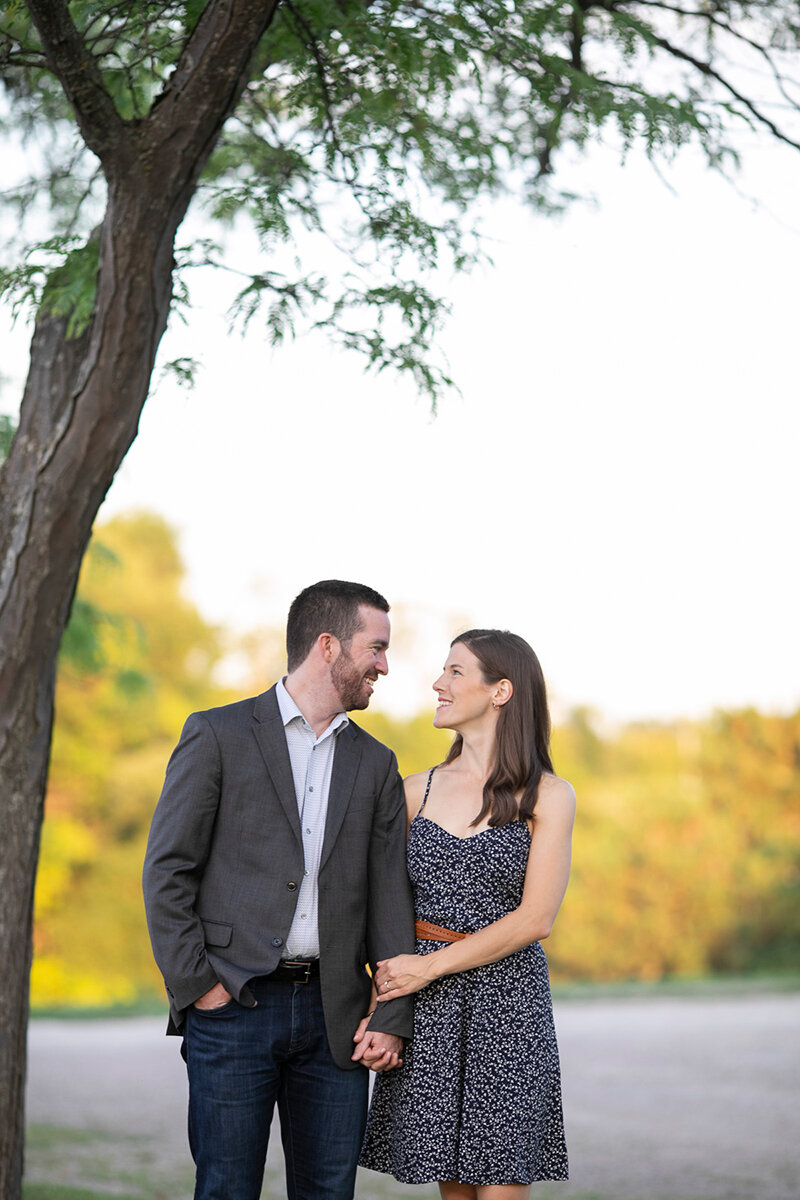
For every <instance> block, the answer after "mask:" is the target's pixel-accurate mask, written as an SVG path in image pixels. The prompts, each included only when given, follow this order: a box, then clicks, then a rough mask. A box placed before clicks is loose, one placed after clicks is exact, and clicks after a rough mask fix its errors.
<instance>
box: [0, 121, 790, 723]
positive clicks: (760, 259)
mask: <svg viewBox="0 0 800 1200" xmlns="http://www.w3.org/2000/svg"><path fill="white" fill-rule="evenodd" d="M664 174H665V175H666V177H667V178H668V179H669V181H670V183H671V185H672V186H673V187H674V189H675V194H673V193H671V192H670V191H669V190H668V189H667V188H666V187H665V186H664V184H663V183H662V182H660V181H659V179H658V178H657V177H656V175H655V174H654V173H653V171H652V169H651V168H650V167H649V166H648V165H647V164H646V163H645V162H643V161H642V160H641V159H639V158H638V157H635V156H632V157H631V159H630V161H629V162H628V164H626V165H625V166H624V167H621V166H620V165H619V163H618V162H617V161H616V160H615V159H614V158H613V156H611V155H609V154H604V153H599V152H597V153H594V154H593V155H592V156H591V157H590V158H588V159H584V160H580V162H579V163H578V165H577V166H576V167H575V168H574V169H573V171H572V174H571V181H572V182H574V183H576V184H577V185H578V186H579V187H581V188H583V190H591V191H593V192H594V193H595V195H596V196H597V199H598V204H597V205H596V206H595V207H591V206H586V205H580V206H576V207H575V208H573V209H572V210H571V211H570V212H569V214H568V215H567V216H566V217H565V218H563V219H561V220H558V221H555V220H549V219H544V218H542V217H537V216H535V215H532V214H530V213H529V212H526V211H525V210H523V209H522V207H521V205H520V204H518V203H517V202H516V201H515V200H513V199H512V198H509V199H507V200H505V201H504V202H503V203H502V204H498V205H496V206H494V207H493V208H492V209H491V210H490V211H489V212H488V213H487V216H486V222H485V224H486V229H487V232H488V233H489V234H490V236H491V239H492V245H491V253H492V257H493V259H494V266H493V267H485V268H482V269H481V270H479V271H476V272H474V273H473V274H471V275H469V276H466V277H462V278H460V279H459V280H457V281H455V282H453V281H450V280H447V279H445V280H443V281H440V286H442V287H444V288H445V289H447V291H448V293H449V295H450V297H451V299H452V303H453V315H452V317H451V319H450V321H449V324H448V326H447V329H446V331H445V334H444V336H443V339H442V344H443V347H444V349H445V351H446V353H447V356H448V358H449V363H450V368H451V372H452V374H453V376H454V377H455V379H456V381H457V383H458V384H459V387H460V389H461V395H457V394H455V393H453V394H451V395H449V396H446V397H445V399H444V400H443V402H442V404H441V406H440V411H439V415H438V416H437V417H436V418H435V419H434V418H432V417H431V415H430V413H429V411H428V406H427V402H426V401H425V400H421V399H419V398H418V397H417V396H415V394H414V392H413V389H412V388H411V387H410V385H408V384H398V383H397V382H396V381H395V380H393V379H392V378H390V377H388V376H382V377H374V376H368V375H365V374H364V372H363V367H362V364H361V362H360V360H359V359H358V358H357V357H356V356H354V355H352V354H351V355H346V354H344V353H342V352H339V351H334V350H331V349H330V347H328V346H327V345H326V344H325V343H324V342H323V341H322V340H320V339H305V340H300V341H297V342H295V343H294V344H292V345H289V346H286V347H284V348H280V349H277V350H272V349H271V348H270V347H269V346H268V345H267V343H266V340H265V338H264V337H263V336H262V331H261V329H260V328H259V326H258V321H257V320H254V321H253V324H252V327H251V330H250V332H249V333H248V335H247V337H246V338H245V339H244V340H243V339H242V338H241V337H240V336H239V334H237V333H234V334H229V333H228V326H229V321H228V319H227V317H226V316H225V312H224V309H225V302H224V298H223V297H224V295H225V289H226V288H227V286H228V285H227V284H226V283H224V282H223V281H220V280H219V279H207V280H200V281H198V284H197V286H196V288H195V296H196V308H195V310H194V312H193V314H192V316H191V317H190V324H189V326H188V328H185V327H182V326H181V325H180V324H179V323H176V324H175V327H174V329H173V330H171V331H170V332H169V333H168V335H167V337H166V338H165V345H164V358H173V357H177V356H178V355H182V354H191V355H196V356H197V357H200V358H201V359H202V360H203V363H204V367H203V369H202V371H201V373H200V375H199V379H198V383H197V386H196V389H195V390H194V392H190V393H186V392H183V391H181V390H180V389H178V388H177V387H176V386H175V385H173V384H172V383H164V384H163V385H162V386H161V387H160V388H159V389H158V391H157V392H156V394H155V395H153V396H152V397H151V399H150V400H149V402H148V405H147V407H146V409H145V414H144V417H143V420H142V423H141V429H140V434H139V438H138V440H137V442H136V443H135V445H134V447H133V449H132V451H131V452H130V454H129V456H128V458H127V460H126V462H125V463H124V464H123V467H122V469H121V471H120V473H119V475H118V477H117V480H116V482H115V483H114V485H113V487H112V489H111V492H110V493H109V496H108V498H107V501H106V503H105V505H104V506H103V509H102V510H101V514H100V518H101V519H103V518H107V517H110V516H111V515H113V514H116V513H119V512H124V511H127V510H130V509H133V508H148V509H152V510H155V511H157V512H159V513H162V514H163V515H164V516H165V517H166V518H167V519H168V521H169V522H170V523H171V524H172V525H174V527H175V528H176V529H177V531H178V533H179V538H180V546H181V550H182V553H183V556H184V559H185V561H186V565H187V569H188V590H189V592H190V594H191V596H192V598H193V599H194V600H195V601H196V603H197V604H198V606H199V607H200V609H201V610H202V612H203V613H204V615H206V616H207V617H208V618H209V619H211V620H213V621H215V622H219V623H222V624H225V625H227V626H229V627H231V628H233V629H247V628H252V627H255V626H260V625H278V626H282V624H283V620H284V615H285V612H286V609H287V607H288V605H289V603H290V602H291V599H292V597H293V596H294V595H295V594H296V593H297V592H298V591H299V590H300V589H301V588H302V587H304V586H305V585H306V584H307V583H310V582H313V581H314V580H317V579H322V578H327V577H332V576H336V577H339V578H346V579H347V578H349V579H357V580H361V581H363V582H366V583H369V584H371V585H372V586H374V587H376V588H378V589H379V590H380V591H382V592H384V594H385V595H386V596H387V597H388V599H389V600H390V601H391V603H392V605H393V608H394V628H395V635H396V637H395V648H394V656H393V657H392V654H391V652H390V666H391V668H392V670H391V671H390V674H389V676H388V678H387V679H386V680H385V681H382V682H381V683H380V684H379V687H378V690H377V694H376V698H375V700H374V701H373V706H374V707H376V708H385V709H387V710H391V711H394V712H410V711H415V710H417V709H418V708H420V707H423V706H425V705H427V704H428V703H429V697H430V696H431V695H432V693H430V692H429V685H430V682H431V681H432V680H433V679H434V678H435V677H436V675H437V674H438V672H439V669H440V667H441V663H442V662H443V660H444V658H445V656H446V652H447V644H448V641H449V639H450V638H451V637H452V636H453V635H454V634H455V633H456V632H457V631H458V630H459V629H463V628H466V627H467V626H468V625H471V624H472V625H488V626H498V627H504V628H510V629H512V630H514V631H516V632H518V633H520V634H522V635H523V636H524V637H526V638H527V639H528V640H529V641H530V643H531V644H532V645H533V647H534V649H535V650H536V651H537V653H538V654H539V657H540V659H541V661H542V664H543V667H544V669H545V674H546V676H547V678H548V681H549V685H550V690H551V693H552V695H553V698H554V700H555V702H556V709H557V711H560V710H563V707H564V706H568V705H574V704H588V705H590V706H592V707H594V708H596V709H597V710H599V712H601V713H603V714H605V715H606V716H607V717H608V718H610V719H612V720H618V719H628V718H645V717H670V716H674V715H680V714H685V715H700V714H705V713H708V712H710V711H711V709H712V708H714V707H715V706H719V707H733V706H740V705H747V704H753V705H757V706H759V707H761V708H764V709H766V710H782V711H788V710H790V709H793V708H796V707H797V706H798V704H800V638H798V632H797V625H798V616H797V614H798V612H800V568H798V561H797V560H798V549H797V541H798V538H797V513H798V499H799V498H800V497H799V496H798V493H800V482H798V481H799V480H800V470H798V466H797V458H798V447H799V446H800V438H799V437H798V434H800V416H799V415H798V414H799V413H800V407H799V406H798V379H797V366H796V362H797V356H798V355H797V346H798V341H800V339H799V338H798V332H797V331H798V315H799V314H798V279H800V218H798V217H797V215H796V201H797V196H798V194H800V188H799V187H798V184H800V155H797V154H795V155H794V156H793V155H792V154H791V153H790V152H785V153H784V152H781V151H780V150H778V149H776V148H774V147H769V146H765V145H764V144H763V143H762V144H761V147H760V148H758V147H754V148H753V149H752V150H751V152H750V153H749V155H748V158H747V170H746V173H745V174H744V175H743V176H742V177H741V178H740V181H739V186H740V188H741V190H742V191H744V192H746V193H747V194H748V195H752V196H756V197H757V198H758V199H759V200H760V207H758V208H757V207H755V206H754V205H753V204H752V203H751V202H750V201H749V200H748V199H746V198H745V197H743V196H742V195H740V194H739V192H737V190H736V189H734V188H732V187H731V186H730V185H729V184H728V183H726V182H725V181H724V180H722V179H721V178H719V177H716V176H714V175H712V174H710V173H708V172H707V171H706V170H705V169H704V168H703V167H702V164H701V163H700V162H699V161H698V160H697V159H696V158H695V157H694V156H693V155H691V154H688V155H686V156H685V157H683V158H682V159H679V160H678V162H677V163H676V165H675V166H674V167H673V168H670V169H668V170H665V172H664ZM242 245H243V243H236V242H234V243H232V245H231V247H230V256H231V261H232V262H235V261H236V259H237V254H241V253H242ZM4 323H5V319H4ZM28 334H29V331H27V330H25V329H24V328H21V327H18V328H17V330H16V331H14V333H13V334H6V333H5V331H4V337H6V336H7V337H8V338H9V341H8V343H7V350H6V352H5V353H4V355H3V368H2V369H3V373H4V374H5V375H6V376H7V377H10V379H11V382H10V384H8V385H7V386H6V387H5V389H4V392H3V396H2V401H1V402H0V403H2V405H3V406H4V407H5V409H6V410H9V409H12V408H13V404H14V398H15V396H16V394H17V392H18V390H20V389H21V379H22V376H23V374H24V368H25V362H24V360H25V346H26V344H27V338H28ZM269 682H271V681H270V680H265V681H264V683H265V685H266V684H267V683H269Z"/></svg>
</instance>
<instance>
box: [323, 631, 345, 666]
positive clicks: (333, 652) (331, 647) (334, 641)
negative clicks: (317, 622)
mask: <svg viewBox="0 0 800 1200" xmlns="http://www.w3.org/2000/svg"><path fill="white" fill-rule="evenodd" d="M317 649H318V650H319V653H320V655H321V656H322V661H323V662H324V663H326V664H328V665H330V664H331V663H332V662H335V661H336V659H337V658H338V657H339V654H340V653H341V649H342V643H341V642H340V641H339V639H338V638H337V637H336V635H335V634H333V633H321V634H320V635H319V637H318V638H317Z"/></svg>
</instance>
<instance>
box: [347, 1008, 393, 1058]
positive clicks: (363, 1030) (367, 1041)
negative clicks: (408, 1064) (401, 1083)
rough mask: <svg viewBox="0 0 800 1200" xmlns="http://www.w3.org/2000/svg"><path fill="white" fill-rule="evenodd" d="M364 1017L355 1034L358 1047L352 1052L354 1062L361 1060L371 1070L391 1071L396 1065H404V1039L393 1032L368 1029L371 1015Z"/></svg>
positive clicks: (354, 1037)
mask: <svg viewBox="0 0 800 1200" xmlns="http://www.w3.org/2000/svg"><path fill="white" fill-rule="evenodd" d="M371 1016H372V1013H370V1014H369V1016H366V1017H364V1018H362V1020H361V1021H359V1023H358V1029H357V1030H356V1031H355V1033H354V1034H353V1041H354V1042H355V1043H356V1048H355V1050H354V1051H353V1053H352V1056H351V1057H352V1059H353V1062H360V1063H361V1064H362V1066H364V1067H369V1069H370V1071H391V1070H392V1069H393V1068H394V1067H402V1065H403V1060H402V1058H401V1055H402V1053H403V1039H402V1038H399V1037H395V1035H394V1034H393V1033H380V1032H378V1031H377V1030H369V1031H368V1030H367V1025H368V1024H369V1020H370V1017H371Z"/></svg>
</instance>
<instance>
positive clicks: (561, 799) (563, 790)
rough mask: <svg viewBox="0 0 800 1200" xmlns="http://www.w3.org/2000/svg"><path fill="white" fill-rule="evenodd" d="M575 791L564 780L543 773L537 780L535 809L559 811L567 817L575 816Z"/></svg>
mask: <svg viewBox="0 0 800 1200" xmlns="http://www.w3.org/2000/svg"><path fill="white" fill-rule="evenodd" d="M575 805H576V801H575V789H574V788H573V786H572V784H571V783H568V782H567V780H566V779H561V778H560V777H559V776H558V775H550V774H549V773H545V774H544V775H542V778H541V779H540V780H539V795H538V797H537V800H536V807H537V809H540V808H541V807H544V808H547V809H551V810H553V811H561V812H563V813H565V814H567V815H572V816H574V815H575Z"/></svg>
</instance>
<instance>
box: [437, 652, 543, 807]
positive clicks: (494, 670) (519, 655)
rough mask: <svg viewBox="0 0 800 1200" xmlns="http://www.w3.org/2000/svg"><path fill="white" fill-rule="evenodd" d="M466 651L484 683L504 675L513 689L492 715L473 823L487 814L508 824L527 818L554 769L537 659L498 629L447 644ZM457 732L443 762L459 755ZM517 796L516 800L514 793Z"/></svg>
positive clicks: (494, 681) (495, 681) (459, 738)
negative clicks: (486, 766)
mask: <svg viewBox="0 0 800 1200" xmlns="http://www.w3.org/2000/svg"><path fill="white" fill-rule="evenodd" d="M461 642H463V644H464V645H465V646H466V647H467V649H468V650H470V651H471V652H472V653H473V654H474V655H475V657H476V658H477V660H478V662H479V663H480V667H481V672H482V674H483V678H484V682H485V683H489V684H491V683H499V681H500V680H501V679H508V680H510V682H511V683H512V684H513V687H514V691H513V694H512V696H511V698H510V699H509V700H507V701H506V703H505V704H504V705H503V707H502V708H501V710H500V712H499V714H498V718H497V734H496V737H497V740H496V743H495V754H494V763H493V765H492V769H491V771H490V772H489V778H488V779H487V780H486V783H485V784H484V788H483V807H482V808H481V811H480V812H479V813H478V815H477V817H476V818H475V820H474V821H473V822H472V824H473V825H479V824H480V823H481V821H482V820H483V819H484V817H485V816H486V814H487V813H489V814H491V815H490V817H489V824H490V825H495V826H497V825H507V824H508V823H509V821H515V820H517V818H519V817H523V818H530V817H532V816H533V810H534V807H535V806H536V798H537V796H538V793H539V780H540V779H541V778H542V775H543V774H544V772H545V771H549V772H551V773H552V772H553V764H552V762H551V761H550V713H549V711H548V708H547V689H546V687H545V682H544V675H543V674H542V668H541V666H540V664H539V660H538V658H537V657H536V655H535V654H534V652H533V650H532V649H531V647H530V646H529V645H528V643H527V642H526V641H525V639H524V638H521V637H519V636H518V635H517V634H516V633H508V632H507V631H506V630H503V629H470V630H468V631H467V632H466V633H460V634H459V635H458V637H457V638H454V639H453V641H452V642H451V646H456V645H458V644H459V643H461ZM461 745H462V739H461V734H460V733H458V734H456V736H455V739H454V740H453V744H452V746H451V747H450V751H449V753H448V755H447V758H446V759H445V762H448V763H449V762H452V761H453V760H454V759H456V758H458V756H459V755H460V753H461ZM519 791H522V798H521V799H520V801H519V802H517V793H518V792H519Z"/></svg>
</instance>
